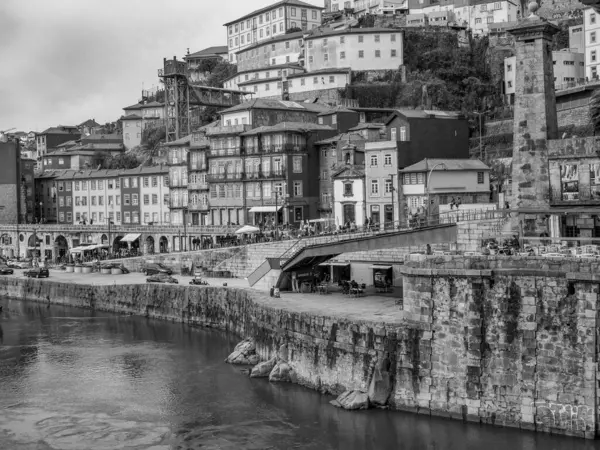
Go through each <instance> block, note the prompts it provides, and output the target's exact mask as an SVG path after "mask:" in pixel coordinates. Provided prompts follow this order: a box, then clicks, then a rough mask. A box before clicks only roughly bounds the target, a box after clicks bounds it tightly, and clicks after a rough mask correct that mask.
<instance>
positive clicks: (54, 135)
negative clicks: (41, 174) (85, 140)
mask: <svg viewBox="0 0 600 450" xmlns="http://www.w3.org/2000/svg"><path fill="white" fill-rule="evenodd" d="M80 138H81V133H80V132H79V131H78V130H77V127H66V126H60V125H59V126H58V127H51V128H48V129H46V130H44V131H42V132H41V133H38V134H37V135H36V138H35V144H36V158H37V159H38V161H41V158H43V157H44V156H45V155H46V153H49V152H52V151H54V150H55V149H56V148H57V147H58V145H59V144H62V143H64V142H67V141H74V140H79V139H80ZM38 167H41V166H38Z"/></svg>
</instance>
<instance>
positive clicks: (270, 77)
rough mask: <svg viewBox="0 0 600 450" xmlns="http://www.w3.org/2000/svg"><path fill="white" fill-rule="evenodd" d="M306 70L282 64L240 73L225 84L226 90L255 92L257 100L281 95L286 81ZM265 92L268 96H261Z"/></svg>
mask: <svg viewBox="0 0 600 450" xmlns="http://www.w3.org/2000/svg"><path fill="white" fill-rule="evenodd" d="M304 73H305V70H304V68H302V67H300V66H298V65H294V64H282V65H278V66H272V67H266V68H263V69H260V70H250V71H246V72H238V73H237V74H236V75H234V76H233V77H231V78H228V79H227V80H225V82H224V83H223V86H224V87H225V88H226V89H236V90H242V91H248V92H254V94H255V95H254V96H255V97H256V98H259V97H268V96H275V95H281V92H282V87H283V85H282V82H283V80H284V79H286V78H288V77H291V76H293V75H297V74H304ZM263 92H265V93H266V95H261V94H262V93H263Z"/></svg>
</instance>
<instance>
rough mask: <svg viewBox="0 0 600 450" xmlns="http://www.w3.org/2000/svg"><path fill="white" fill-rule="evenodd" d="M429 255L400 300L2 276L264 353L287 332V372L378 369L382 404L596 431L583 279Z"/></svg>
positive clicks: (342, 387)
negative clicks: (250, 341) (234, 339)
mask: <svg viewBox="0 0 600 450" xmlns="http://www.w3.org/2000/svg"><path fill="white" fill-rule="evenodd" d="M446 259H448V261H446ZM427 261H429V260H427ZM427 261H425V262H421V263H418V264H411V265H412V267H411V265H409V266H408V267H407V268H406V270H405V273H404V291H405V292H404V297H405V298H404V310H400V307H399V306H397V305H396V304H395V299H394V298H392V297H381V298H378V297H376V296H368V297H361V298H349V297H346V296H344V297H341V296H336V295H325V296H319V295H316V294H287V293H284V294H283V296H282V298H280V299H278V298H272V297H269V296H268V295H266V294H264V293H262V292H258V291H254V290H252V289H248V288H242V287H231V286H229V285H228V286H227V287H223V286H222V283H223V282H228V283H229V280H223V279H218V281H215V284H216V283H219V284H220V286H208V287H204V286H189V285H184V284H180V285H154V284H145V283H144V282H143V277H141V276H140V275H139V274H130V275H123V276H119V277H117V278H116V279H115V280H113V281H112V284H111V283H110V281H108V280H109V278H106V279H104V280H105V283H106V284H102V285H100V284H97V283H96V282H95V281H93V280H92V278H90V280H91V281H89V284H85V283H83V278H82V277H81V276H80V277H79V278H78V280H77V281H78V283H80V284H78V283H74V282H73V280H72V279H70V278H69V277H72V276H74V275H73V274H54V273H53V274H51V278H50V279H47V280H37V279H25V278H22V277H19V276H17V277H0V294H1V295H5V296H8V297H12V298H17V299H25V300H33V301H37V302H45V303H55V304H64V305H71V306H77V307H82V308H93V309H96V310H102V311H108V312H113V313H120V314H134V315H139V316H145V317H150V318H157V319H162V320H170V321H177V322H183V323H189V324H192V325H200V326H206V327H213V328H218V329H222V330H226V331H229V332H233V333H235V334H236V335H237V336H239V337H240V338H247V337H252V338H254V340H255V342H256V348H257V353H258V354H259V355H260V357H261V359H262V360H268V359H270V358H271V357H273V356H275V355H276V354H277V350H278V349H279V348H280V346H281V345H282V344H287V348H288V355H287V359H288V361H289V363H290V365H291V366H292V368H293V370H294V373H295V377H294V379H295V380H296V381H297V382H298V383H299V384H301V385H304V386H307V387H310V388H312V389H317V390H319V391H321V392H326V393H330V394H334V395H338V394H341V393H342V392H344V391H347V390H359V391H363V392H367V391H368V389H369V387H370V386H371V384H372V383H371V382H372V380H373V378H374V377H375V379H376V380H380V378H381V376H382V374H384V378H385V380H387V381H389V383H387V385H386V383H384V385H386V386H384V391H383V392H382V393H381V394H382V395H383V401H382V403H381V404H382V405H385V406H387V407H389V408H391V409H397V410H405V411H410V412H416V413H419V414H426V415H432V416H442V417H446V418H454V419H458V420H463V421H471V422H475V423H486V424H494V425H500V426H507V427H512V428H520V429H525V430H532V431H544V432H550V433H556V434H567V435H573V436H578V437H586V438H592V439H593V438H594V437H595V429H596V421H595V405H596V392H597V390H596V388H595V387H594V383H595V379H596V378H597V374H596V371H597V368H596V366H595V365H594V363H593V361H594V360H595V359H594V358H595V350H594V349H595V339H594V336H595V334H594V333H592V331H593V330H594V326H595V323H596V320H597V319H596V317H595V315H596V303H595V301H596V300H595V299H596V298H597V293H594V292H595V291H591V290H590V289H594V287H593V286H592V285H591V284H589V283H588V282H583V281H577V282H572V281H569V279H568V278H560V277H559V274H557V273H558V272H557V273H554V272H552V273H547V272H539V271H535V270H532V269H529V270H528V271H523V270H520V269H518V268H515V269H514V270H512V269H511V270H508V269H504V268H502V269H498V268H496V267H495V266H493V267H492V264H493V263H494V264H495V262H494V261H492V259H489V260H488V259H485V258H482V259H481V258H480V259H477V260H476V259H475V258H473V259H467V258H459V259H456V262H454V260H452V259H451V258H450V259H449V258H441V259H440V258H432V259H431V262H427ZM419 264H420V265H419ZM438 264H441V265H442V266H441V267H442V268H439V269H438V268H437V267H438ZM503 264H505V263H503ZM515 264H516V263H515ZM458 265H460V266H461V267H462V269H459V268H458ZM469 265H470V266H469ZM445 266H448V267H449V269H444V268H443V267H445ZM467 266H469V267H467ZM471 266H472V267H471ZM450 267H451V268H450ZM474 267H477V270H475V269H474ZM486 267H489V268H486ZM466 269H469V270H466ZM559 269H560V270H561V271H562V270H563V269H564V271H567V269H569V272H571V271H572V270H571V269H572V268H567V267H565V268H562V267H559V268H556V270H557V271H558V270H559ZM578 270H579V272H585V268H583V267H579V269H578ZM75 275H77V274H75ZM98 277H102V276H101V275H98ZM557 277H558V278H557ZM99 279H101V278H99ZM187 279H189V278H187ZM183 280H186V279H185V278H183V279H182V283H184V282H185V281H183ZM91 283H94V284H91ZM536 286H539V288H536ZM544 286H546V287H545V288H544ZM536 289H537V291H536ZM595 289H597V288H595ZM536 292H537V294H536ZM542 294H543V295H542ZM565 296H567V297H566V299H563V297H565ZM561 299H562V300H561ZM536 302H537V303H539V305H538V306H537V308H538V309H540V308H541V309H540V310H541V311H542V313H543V314H542V313H538V315H537V316H535V309H536V306H535V304H536ZM555 303H556V304H557V305H558V308H556V309H555V307H554V306H553V305H554V304H555ZM572 308H574V309H572ZM587 310H589V311H587ZM592 313H593V314H592ZM532 314H533V315H532ZM591 316H593V318H592V317H591ZM557 321H558V322H557ZM554 322H556V324H555V323H554ZM578 336H579V337H578Z"/></svg>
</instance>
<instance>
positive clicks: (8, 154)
mask: <svg viewBox="0 0 600 450" xmlns="http://www.w3.org/2000/svg"><path fill="white" fill-rule="evenodd" d="M0 152H1V153H2V165H1V167H0V223H24V222H26V220H27V217H26V205H25V195H24V194H26V186H25V183H23V181H22V180H21V155H20V151H19V143H18V141H8V142H0Z"/></svg>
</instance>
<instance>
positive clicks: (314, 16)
mask: <svg viewBox="0 0 600 450" xmlns="http://www.w3.org/2000/svg"><path fill="white" fill-rule="evenodd" d="M312 18H313V20H317V11H315V10H314V9H313V10H312Z"/></svg>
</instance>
